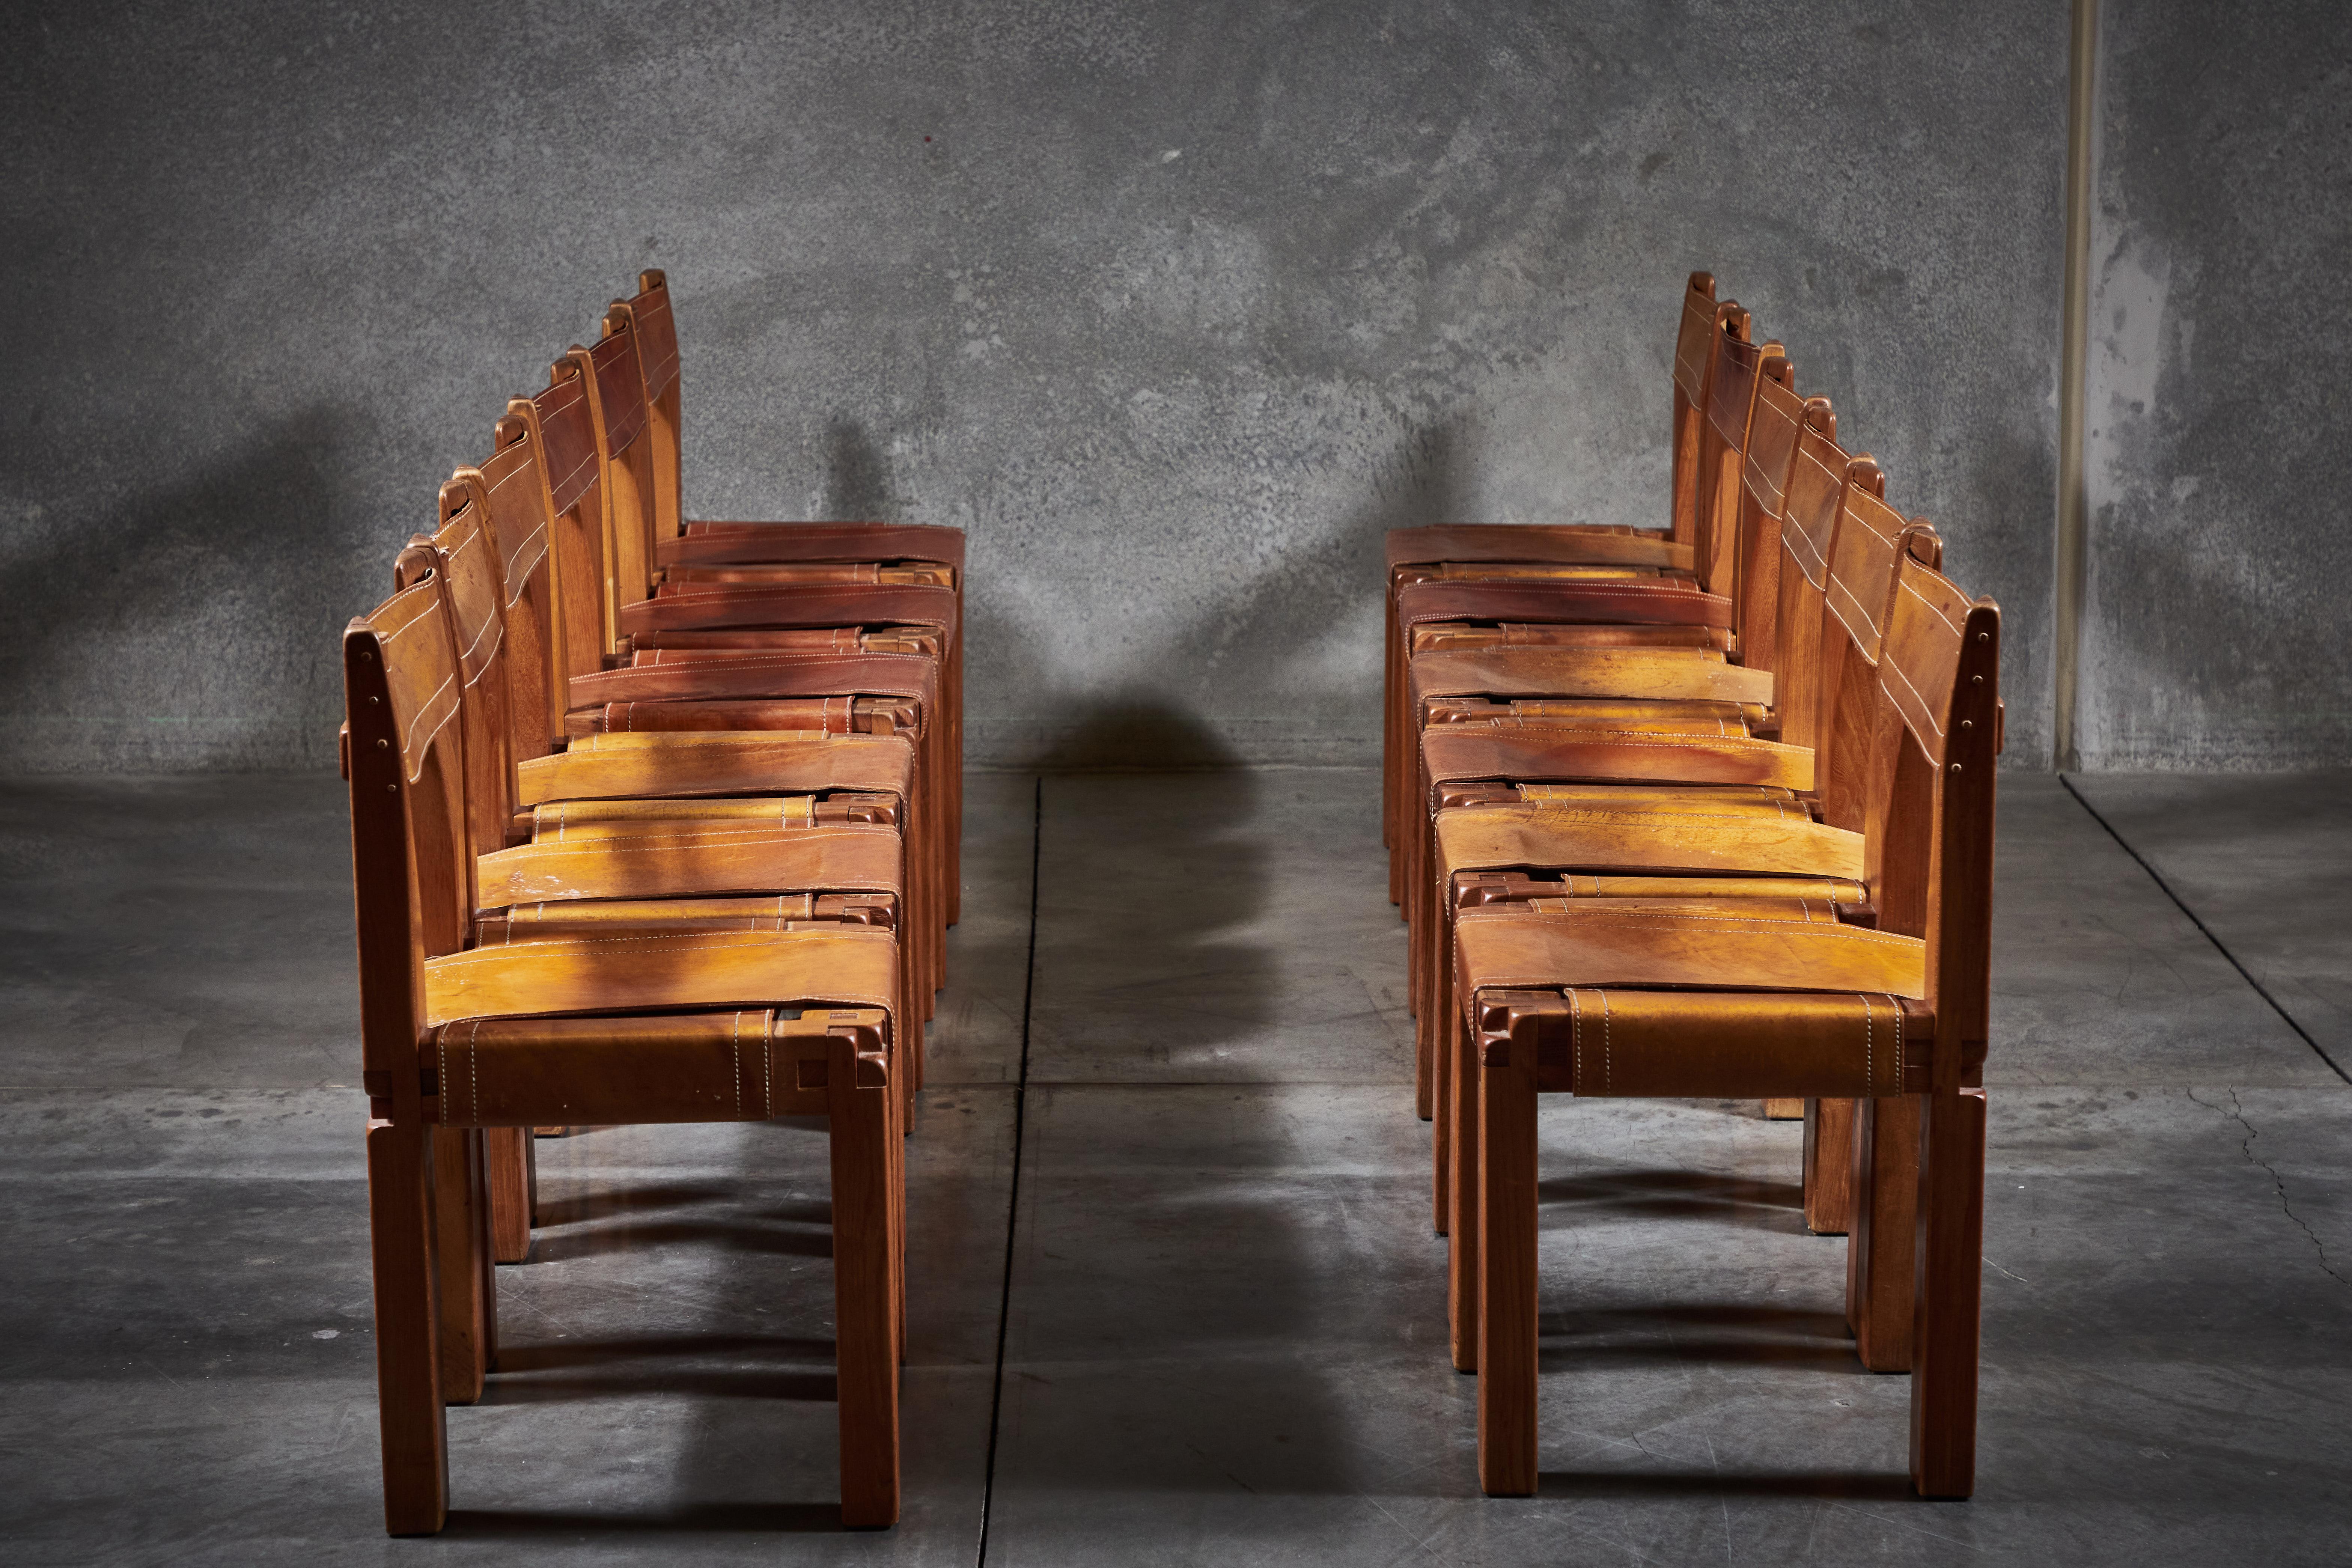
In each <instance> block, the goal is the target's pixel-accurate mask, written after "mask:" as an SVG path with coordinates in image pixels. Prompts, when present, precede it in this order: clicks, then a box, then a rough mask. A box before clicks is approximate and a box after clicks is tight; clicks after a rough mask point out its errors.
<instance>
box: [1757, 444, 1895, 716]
mask: <svg viewBox="0 0 2352 1568" xmlns="http://www.w3.org/2000/svg"><path fill="white" fill-rule="evenodd" d="M1805 409H1806V412H1805V418H1804V420H1803V422H1802V424H1801V426H1800V428H1799V430H1798V433H1797V445H1796V451H1795V453H1794V454H1793V458H1792V461H1791V462H1790V468H1789V484H1788V490H1787V494H1786V498H1785V500H1784V501H1783V504H1782V506H1781V509H1780V567H1779V579H1780V581H1779V584H1778V585H1777V586H1778V592H1777V594H1776V595H1775V597H1776V599H1777V600H1778V602H1779V605H1780V609H1779V613H1778V615H1777V616H1775V624H1774V628H1773V636H1774V646H1775V658H1777V660H1778V663H1777V665H1776V667H1775V668H1777V670H1778V672H1779V674H1780V684H1779V687H1778V691H1779V696H1780V738H1781V739H1782V740H1784V741H1786V742H1789V743H1790V745H1794V746H1811V745H1813V744H1815V743H1816V742H1815V739H1814V737H1815V736H1816V735H1817V734H1818V733H1819V731H1820V727H1821V718H1822V704H1823V697H1822V691H1823V687H1824V675H1823V670H1822V615H1823V614H1824V611H1823V609H1822V595H1824V594H1825V593H1826V592H1827V590H1828V587H1829V580H1830V551H1831V548H1832V546H1833V545H1834V543H1835V542H1836V539H1837V520H1838V513H1839V511H1840V510H1841V509H1842V508H1843V506H1844V504H1845V487H1846V470H1847V465H1848V463H1849V461H1850V459H1849V458H1848V457H1847V455H1846V451H1845V448H1844V447H1841V446H1839V445H1838V444H1837V416H1836V415H1835V414H1834V413H1833V412H1832V410H1831V408H1830V406H1829V400H1828V399H1826V398H1812V399H1810V400H1808V401H1807V403H1806V405H1805ZM1872 471H1873V472H1875V471H1876V470H1875V468H1873V469H1872Z"/></svg>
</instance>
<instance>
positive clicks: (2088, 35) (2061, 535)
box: [2051, 0, 2099, 772]
mask: <svg viewBox="0 0 2352 1568" xmlns="http://www.w3.org/2000/svg"><path fill="white" fill-rule="evenodd" d="M2098 35H2099V0H2074V39H2073V43H2072V45H2071V47H2070V49H2069V58H2068V61H2067V71H2068V76H2067V93H2066V300H2065V308H2064V322H2063V331H2064V333H2065V339H2064V342H2063V346H2062V347H2061V349H2060V353H2059V369H2058V539H2057V561H2056V593H2055V601H2056V602H2055V605H2054V610H2055V615H2054V621H2055V624H2054V626H2053V627H2052V631H2053V637H2054V645H2053V649H2052V653H2053V658H2052V660H2051V663H2052V666H2053V678H2054V680H2055V685H2056V690H2055V692H2054V693H2053V696H2054V701H2053V712H2052V715H2051V745H2052V750H2053V752H2054V757H2053V761H2054V762H2055V763H2056V764H2057V766H2058V768H2059V769H2060V770H2061V771H2062V772H2063V771H2064V770H2068V769H2072V768H2077V767H2080V766H2081V765H2082V762H2083V755H2082V736H2081V724H2080V721H2079V719H2078V718H2077V713H2076V699H2077V697H2078V696H2079V694H2080V689H2081V685H2082V657H2083V599H2084V576H2085V567H2086V564H2087V563H2086V553H2087V550H2088V543H2087V539H2088V534H2089V530H2090V516H2089V497H2088V494H2087V489H2086V485H2085V482H2084V472H2083V462H2084V425H2085V423H2086V416H2087V414H2088V412H2089V408H2088V403H2089V380H2090V353H2091V344H2090V317H2091V177H2092V168H2091V150H2092V147H2093V145H2094V138H2095V134H2096V127H2095V124H2094V123H2093V118H2094V116H2095V114H2096V112H2097V108H2098V81H2099V62H2098V42H2099V37H2098Z"/></svg>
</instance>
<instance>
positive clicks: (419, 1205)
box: [367, 1121, 449, 1535]
mask: <svg viewBox="0 0 2352 1568" xmlns="http://www.w3.org/2000/svg"><path fill="white" fill-rule="evenodd" d="M367 1163H368V1241H369V1250H370V1252H371V1253H372V1254H373V1265H374V1274H375V1376H376V1406H377V1415H378V1420H379V1422H380V1424H381V1426H382V1428H383V1525H384V1529H385V1530H386V1531H388V1532H390V1533H391V1534H394V1535H431V1534H433V1533H435V1532H436V1531H438V1530H440V1528H441V1526H442V1525H443V1524H444V1523H445V1522H446V1521H447V1518H448V1512H449V1445H448V1437H447V1433H446V1428H445V1427H444V1426H443V1418H442V1409H441V1377H440V1361H441V1353H440V1346H439V1344H438V1343H437V1341H438V1339H439V1333H438V1330H439V1324H438V1323H437V1322H436V1317H437V1313H436V1305H435V1300H434V1289H433V1186H432V1184H433V1130H432V1129H431V1128H430V1127H428V1126H423V1125H395V1124H394V1123H392V1122H389V1121H374V1122H370V1123H369V1124H368V1131H367Z"/></svg>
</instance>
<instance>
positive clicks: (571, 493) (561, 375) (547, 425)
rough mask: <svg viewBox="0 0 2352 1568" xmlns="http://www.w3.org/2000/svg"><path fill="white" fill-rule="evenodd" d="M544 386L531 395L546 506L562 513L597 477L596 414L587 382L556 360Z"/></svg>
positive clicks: (576, 502)
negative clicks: (544, 389)
mask: <svg viewBox="0 0 2352 1568" xmlns="http://www.w3.org/2000/svg"><path fill="white" fill-rule="evenodd" d="M557 364H558V366H559V368H558V370H557V371H556V372H555V373H554V374H553V375H552V376H551V379H550V381H549V384H548V387H547V390H546V391H544V392H541V393H540V394H539V395H536V396H534V397H533V398H532V399H531V400H530V402H531V407H532V410H533V411H534V412H535V413H536V414H537V416H538V420H537V434H538V437H539V442H540V452H541V461H542V462H543V463H544V464H545V465H546V473H547V492H548V510H550V511H551V513H555V514H559V515H560V514H562V513H563V512H567V511H570V510H572V508H573V507H576V506H578V505H579V504H580V503H581V502H582V501H583V500H586V499H587V496H588V492H589V490H590V489H593V487H594V486H595V484H596V480H597V478H598V475H597V460H596V425H595V416H594V412H593V409H592V407H591V405H589V402H588V384H587V382H586V381H585V380H583V378H582V377H581V376H580V375H579V374H577V373H576V372H574V371H572V370H571V369H570V368H569V367H568V366H565V365H564V363H563V362H562V361H558V362H557Z"/></svg>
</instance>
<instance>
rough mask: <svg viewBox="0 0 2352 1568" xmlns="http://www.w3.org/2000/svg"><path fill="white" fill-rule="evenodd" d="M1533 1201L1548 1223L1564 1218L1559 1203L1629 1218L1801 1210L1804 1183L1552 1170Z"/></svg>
mask: <svg viewBox="0 0 2352 1568" xmlns="http://www.w3.org/2000/svg"><path fill="white" fill-rule="evenodd" d="M1536 1193H1537V1202H1538V1204H1539V1205H1541V1206H1542V1209H1543V1211H1544V1212H1545V1223H1546V1224H1547V1226H1552V1225H1558V1224H1562V1223H1568V1216H1565V1215H1560V1214H1559V1212H1558V1211H1559V1210H1560V1209H1562V1208H1572V1209H1584V1210H1588V1211H1589V1210H1601V1211H1604V1212H1606V1213H1607V1214H1609V1215H1622V1216H1624V1217H1627V1218H1643V1219H1665V1218H1672V1217H1676V1216H1681V1217H1688V1218H1706V1217H1710V1216H1713V1217H1721V1216H1726V1215H1731V1216H1744V1217H1747V1218H1748V1219H1762V1218H1763V1217H1764V1216H1765V1215H1773V1216H1776V1217H1777V1216H1784V1215H1790V1214H1798V1215H1801V1214H1802V1213H1803V1212H1804V1207H1805V1189H1804V1185H1803V1184H1802V1183H1801V1182H1775V1181H1767V1180H1763V1179H1761V1178H1758V1177H1750V1176H1725V1175H1717V1174H1716V1173H1711V1172H1706V1171H1687V1170H1676V1169H1673V1168H1671V1167H1669V1168H1664V1169H1651V1170H1625V1169H1615V1170H1606V1169H1604V1170H1591V1171H1580V1172H1578V1173H1576V1174H1574V1175H1551V1176H1546V1177H1544V1178H1542V1179H1541V1180H1540V1181H1539V1182H1538V1184H1537V1185H1536Z"/></svg>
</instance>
